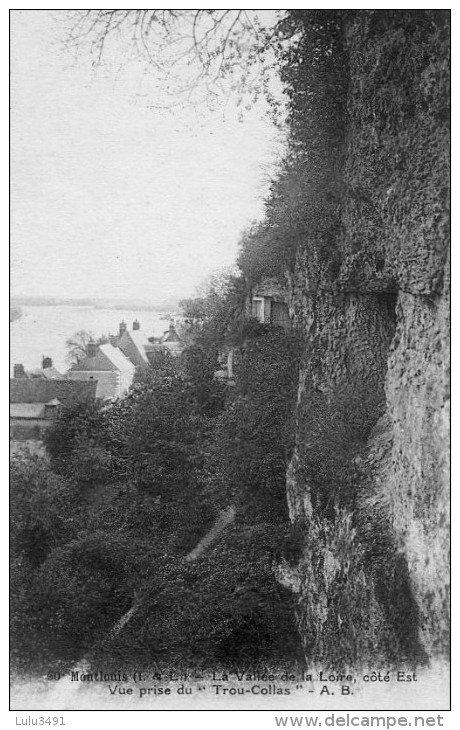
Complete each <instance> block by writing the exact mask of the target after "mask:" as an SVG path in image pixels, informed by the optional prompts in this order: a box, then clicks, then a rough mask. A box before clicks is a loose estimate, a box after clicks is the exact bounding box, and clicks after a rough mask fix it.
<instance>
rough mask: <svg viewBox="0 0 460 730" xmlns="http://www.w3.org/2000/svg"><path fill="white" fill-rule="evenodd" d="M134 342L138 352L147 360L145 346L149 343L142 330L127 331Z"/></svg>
mask: <svg viewBox="0 0 460 730" xmlns="http://www.w3.org/2000/svg"><path fill="white" fill-rule="evenodd" d="M127 334H128V335H129V336H130V337H131V339H132V341H133V342H134V344H135V345H136V348H137V349H138V350H139V354H140V356H141V357H142V359H143V360H145V362H148V360H147V355H146V354H145V348H146V347H147V346H148V345H150V342H149V340H148V337H147V335H146V334H145V332H143V331H142V330H132V332H128V333H127Z"/></svg>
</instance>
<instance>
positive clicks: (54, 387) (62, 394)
mask: <svg viewBox="0 0 460 730" xmlns="http://www.w3.org/2000/svg"><path fill="white" fill-rule="evenodd" d="M96 386H97V384H96V383H95V382H94V383H80V382H71V381H68V380H57V379H51V380H46V379H42V378H27V377H25V378H23V377H19V378H13V379H11V380H10V439H12V440H15V441H24V440H29V439H41V438H42V436H43V433H44V431H45V430H46V429H47V428H49V426H50V425H51V424H52V423H53V421H54V419H55V418H56V417H57V415H58V413H59V410H60V408H61V407H62V406H72V405H75V404H77V403H83V402H85V401H88V400H90V401H91V400H94V399H95V397H96Z"/></svg>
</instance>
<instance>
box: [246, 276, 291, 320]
mask: <svg viewBox="0 0 460 730" xmlns="http://www.w3.org/2000/svg"><path fill="white" fill-rule="evenodd" d="M288 302H289V294H288V291H287V289H286V287H284V286H283V285H281V284H280V283H279V282H278V281H276V280H275V279H264V280H263V281H262V282H260V283H259V284H258V285H257V286H255V287H253V289H252V291H251V295H250V297H249V300H248V302H247V307H246V309H247V314H248V315H249V316H251V317H254V318H255V319H257V320H258V321H259V322H261V323H262V324H272V325H274V326H276V327H282V328H283V329H284V330H286V331H288V330H290V329H291V326H292V322H291V315H290V312H289V304H288Z"/></svg>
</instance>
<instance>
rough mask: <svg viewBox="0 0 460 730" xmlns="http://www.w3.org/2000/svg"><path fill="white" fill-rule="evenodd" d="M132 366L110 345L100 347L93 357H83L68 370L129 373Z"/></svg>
mask: <svg viewBox="0 0 460 730" xmlns="http://www.w3.org/2000/svg"><path fill="white" fill-rule="evenodd" d="M133 368H134V366H133V364H132V363H131V362H130V361H129V360H128V358H127V357H125V356H124V355H123V353H122V351H121V350H119V349H118V347H114V346H113V345H111V344H110V343H107V344H105V345H100V346H99V348H98V351H97V353H96V355H95V356H94V357H85V358H84V359H83V360H80V362H79V363H77V364H76V365H72V367H71V368H70V370H74V371H78V372H80V371H86V372H88V371H92V372H94V371H98V370H99V371H109V372H110V371H112V370H121V371H130V370H133Z"/></svg>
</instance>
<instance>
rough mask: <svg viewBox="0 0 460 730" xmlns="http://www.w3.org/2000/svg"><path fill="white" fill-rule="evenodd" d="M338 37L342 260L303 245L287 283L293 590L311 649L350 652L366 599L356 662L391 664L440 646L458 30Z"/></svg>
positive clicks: (365, 29) (338, 252) (420, 23)
mask: <svg viewBox="0 0 460 730" xmlns="http://www.w3.org/2000/svg"><path fill="white" fill-rule="evenodd" d="M344 33H345V36H346V53H347V58H348V91H347V104H346V114H347V116H346V133H345V137H344V150H343V185H344V190H345V193H344V196H343V200H342V203H341V206H340V211H339V217H340V233H339V234H338V235H337V239H336V241H335V244H334V246H335V248H334V251H333V256H334V257H335V260H336V261H337V260H338V261H339V270H338V274H337V275H335V276H332V275H331V273H330V271H331V269H330V268H328V267H327V266H324V265H323V266H319V265H318V262H317V259H316V258H315V256H314V255H310V253H309V247H310V249H311V241H305V242H303V243H302V245H301V246H300V248H299V251H298V256H297V264H296V269H295V273H294V276H293V279H292V281H293V289H292V301H291V302H290V305H291V307H292V309H293V311H294V312H295V323H296V326H297V328H298V330H299V332H300V333H301V338H302V341H303V356H302V365H301V368H300V378H299V389H298V401H297V410H296V429H295V430H296V433H295V446H294V450H293V453H292V456H291V459H290V463H289V467H288V473H287V495H288V505H289V511H290V517H291V520H292V521H293V522H294V523H295V524H297V525H301V526H302V529H303V530H304V532H305V548H304V557H303V559H301V560H300V562H299V564H298V565H297V566H295V567H291V574H292V576H293V577H292V581H291V582H292V586H293V590H294V591H295V592H296V594H297V595H298V596H299V609H298V618H299V625H300V626H301V627H303V638H304V645H305V649H306V652H307V654H308V653H309V652H310V656H312V654H311V651H312V650H311V647H312V646H313V645H315V646H316V647H317V646H318V636H319V635H320V634H321V632H323V633H324V632H326V633H327V632H328V631H329V632H332V631H333V629H332V625H333V624H334V626H335V629H334V630H336V632H337V637H338V638H337V641H338V642H339V644H340V640H341V639H340V637H341V636H342V634H343V626H344V624H343V622H344V621H346V620H347V619H346V618H345V616H346V615H350V614H351V613H353V610H354V608H353V607H356V605H357V603H359V602H360V601H361V604H362V605H367V606H368V613H369V616H371V618H372V617H373V618H372V621H373V622H374V624H373V626H370V628H369V627H368V629H366V631H367V636H368V638H369V641H368V644H367V645H366V646H364V647H363V648H362V655H361V658H362V657H363V656H368V655H369V652H370V647H371V646H372V647H373V650H375V653H376V655H378V654H379V652H380V654H381V653H382V652H383V651H384V649H383V645H384V644H385V642H387V643H388V642H393V644H394V645H395V646H396V645H397V650H396V651H395V655H394V659H395V661H397V660H401V659H404V658H407V657H410V656H412V657H413V656H414V655H415V656H419V657H422V656H426V655H429V656H433V655H437V654H443V653H445V652H446V650H447V644H448V600H449V598H448V580H449V568H448V565H449V563H448V560H449V556H448V546H449V539H448V520H449V453H448V445H449V292H450V288H449V262H448V250H449V242H448V230H449V229H448V213H447V206H448V198H447V187H448V179H449V171H448V149H449V147H448V126H447V121H448V117H447V116H446V113H445V106H446V95H447V96H448V83H447V74H448V66H447V61H446V57H447V43H448V40H446V35H445V32H444V31H443V27H442V22H440V23H438V24H437V23H436V22H433V21H432V19H430V18H429V17H425V16H423V15H422V16H420V17H418V16H416V15H415V14H411V13H410V12H405V11H402V12H400V13H399V15H397V14H396V15H395V16H394V17H392V16H391V14H388V15H387V17H386V20H385V19H382V16H381V17H380V19H378V18H376V15H375V13H373V12H371V11H369V12H367V11H366V13H362V14H358V16H357V18H354V19H353V20H352V21H349V22H348V25H347V26H346V28H345V30H344ZM331 258H332V253H331ZM345 513H347V514H352V515H353V516H354V517H353V520H354V522H353V527H350V525H348V523H347V522H346V519H347V518H346V516H345ZM344 525H345V526H346V529H345V527H344ZM347 525H348V526H347ZM334 530H335V531H334ZM347 550H350V551H351V552H350V555H348V557H347ZM353 551H354V552H353ZM319 556H321V557H319ZM325 556H326V557H327V561H326V562H327V563H328V566H329V568H327V565H326V564H325V562H324V561H325V560H326V558H325ZM315 561H316V563H315ZM347 561H348V562H347ZM315 565H316V567H315ZM331 566H333V568H334V569H333V570H332V568H331ZM326 568H327V569H326ZM283 571H284V572H283ZM283 571H282V572H283V576H284V578H283V580H284V583H285V584H288V583H289V579H288V577H286V576H287V572H286V566H284V569H283ZM302 571H303V572H302ZM360 571H362V572H360ZM302 575H303V576H304V582H303V583H302ZM327 575H329V578H328V579H327V580H328V581H329V582H328V583H327V585H325V583H324V581H325V580H326V578H325V576H327ZM321 576H322V577H321ZM351 576H354V578H353V580H354V585H355V586H359V585H361V588H360V593H359V596H358V594H353V596H352V595H351V594H350V596H349V597H348V600H349V603H348V604H347V603H344V602H343V601H345V598H344V597H343V596H344V595H345V591H346V590H348V588H349V585H350V580H351ZM320 577H321V580H322V583H321V580H320ZM307 578H308V580H307ZM360 581H361V583H360ZM326 582H327V581H326ZM320 583H321V586H320ZM309 586H310V588H309ZM312 586H316V589H315V590H316V592H317V594H318V595H317V599H318V600H317V606H319V608H318V609H317V611H316V614H315V615H313V611H314V608H313V604H314V601H313V603H312V600H313V599H312V598H311V587H312ZM334 586H335V587H334ZM356 590H357V589H356ZM341 591H342V593H341ZM398 596H399V597H398ZM363 601H364V604H363ZM366 601H367V603H366ZM341 611H342V614H341V613H340V612H341ZM372 621H371V623H372ZM398 624H399V628H398ZM409 624H412V629H411V628H410V626H409ZM383 626H386V628H385V629H383V628H382V627H383ZM379 627H380V628H379ZM414 627H415V628H414ZM373 632H374V634H373ZM385 632H387V633H385ZM388 632H390V633H388ZM411 632H412V633H411ZM331 635H332V634H331ZM314 636H316V644H315V640H314ZM405 637H406V638H405ZM342 651H343V652H344V653H345V654H347V651H348V650H347V649H346V648H344V647H342ZM352 653H353V652H351V654H352ZM351 654H350V652H349V653H348V654H347V656H349V657H350V660H356V659H359V658H360V657H359V656H358V657H356V656H351ZM315 656H317V657H320V656H321V652H319V653H318V651H317V650H316V655H315Z"/></svg>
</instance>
